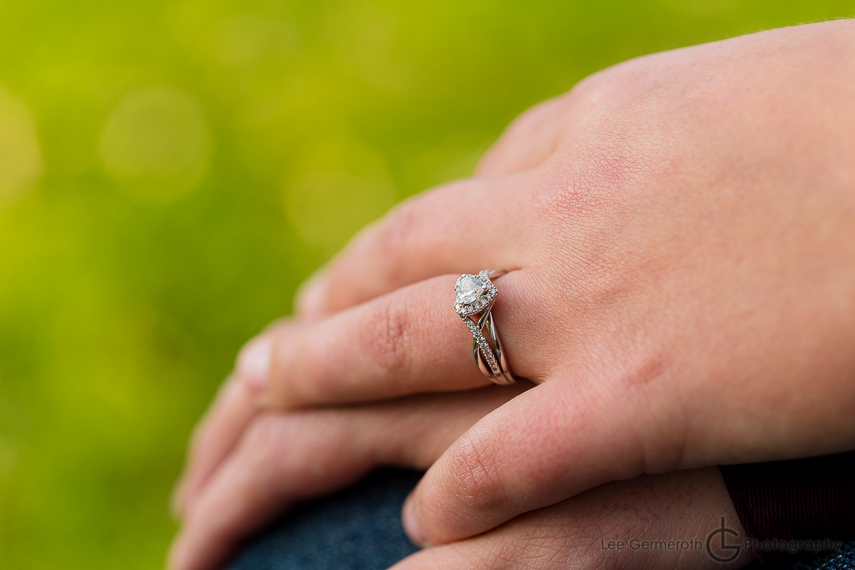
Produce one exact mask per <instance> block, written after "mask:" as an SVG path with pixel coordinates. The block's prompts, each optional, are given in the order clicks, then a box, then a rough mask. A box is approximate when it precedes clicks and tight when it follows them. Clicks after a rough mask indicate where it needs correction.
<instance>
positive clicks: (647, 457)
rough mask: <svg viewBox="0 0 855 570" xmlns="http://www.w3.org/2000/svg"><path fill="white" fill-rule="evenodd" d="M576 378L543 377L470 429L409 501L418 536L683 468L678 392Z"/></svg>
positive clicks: (459, 530) (479, 526)
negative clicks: (653, 392) (668, 394)
mask: <svg viewBox="0 0 855 570" xmlns="http://www.w3.org/2000/svg"><path fill="white" fill-rule="evenodd" d="M578 384H581V385H579V386H577V385H575V384H574V385H573V386H572V389H568V388H570V386H569V385H568V382H566V381H560V380H554V381H552V382H549V381H548V382H545V383H544V384H541V385H539V386H537V387H535V388H533V389H531V390H529V391H527V392H525V393H523V394H521V395H519V396H518V397H516V398H514V399H513V400H511V401H510V402H508V403H507V404H505V405H503V406H502V407H500V408H498V409H497V410H495V411H493V412H492V413H491V414H489V415H487V416H485V417H484V418H483V419H482V420H481V421H479V422H478V423H477V424H475V425H474V426H473V427H472V428H471V429H469V430H468V431H467V432H466V433H464V434H463V435H462V436H461V437H460V438H459V439H458V440H457V441H456V442H455V443H454V444H453V445H452V446H451V447H450V448H449V449H448V450H447V451H446V452H445V453H444V454H443V455H442V457H440V459H439V460H438V461H437V462H436V463H434V465H433V466H432V467H431V468H430V469H429V470H428V472H427V473H426V474H425V476H424V477H423V479H422V480H421V482H420V483H419V485H418V486H417V487H416V489H415V490H414V491H413V493H412V494H411V495H410V497H409V498H408V499H407V501H406V503H405V504H404V512H403V519H404V527H405V529H406V530H407V534H408V535H409V536H410V538H411V539H412V540H413V542H415V543H417V544H420V545H423V546H426V545H435V544H444V543H448V542H452V541H456V540H460V539H463V538H466V537H470V536H474V535H476V534H480V533H482V532H485V531H487V530H490V529H492V528H495V527H497V526H499V525H500V524H502V523H504V522H506V521H508V520H511V519H513V518H515V517H516V516H518V515H520V514H522V513H526V512H529V511H532V510H535V509H539V508H542V507H545V506H548V505H553V504H555V503H558V502H560V501H563V500H565V499H567V498H569V497H572V496H575V495H576V494H578V493H581V492H582V491H585V490H587V489H590V488H593V487H597V486H599V485H601V484H603V483H607V482H610V481H615V480H625V479H631V478H633V477H636V476H637V475H640V474H642V473H662V472H668V471H673V470H674V469H676V468H678V467H679V462H680V460H681V456H682V452H681V451H680V450H681V449H682V448H683V438H684V434H683V433H682V432H683V430H681V429H679V426H680V417H679V415H676V414H674V410H676V409H678V408H677V407H676V406H673V405H670V406H669V405H668V403H671V404H673V403H674V402H671V401H670V400H671V399H670V398H663V397H662V395H661V394H659V395H657V396H658V397H657V398H650V397H649V394H648V395H647V396H645V397H640V396H639V395H638V393H637V391H634V390H630V389H626V386H624V387H623V388H624V389H619V388H618V387H619V385H620V384H621V383H617V382H599V383H597V382H587V383H578ZM654 401H655V402H659V403H658V404H654ZM666 402H667V403H666ZM668 413H670V414H672V417H670V418H669V417H668Z"/></svg>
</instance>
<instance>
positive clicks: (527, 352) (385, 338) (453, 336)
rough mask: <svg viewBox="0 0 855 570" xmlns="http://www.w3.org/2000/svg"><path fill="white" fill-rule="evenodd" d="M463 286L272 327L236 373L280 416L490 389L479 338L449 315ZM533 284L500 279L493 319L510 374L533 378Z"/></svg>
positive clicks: (403, 294) (416, 289)
mask: <svg viewBox="0 0 855 570" xmlns="http://www.w3.org/2000/svg"><path fill="white" fill-rule="evenodd" d="M456 278H457V276H455V275H448V276H443V277H437V278H434V279H430V280H427V281H424V282H421V283H418V284H415V285H412V286H409V287H405V288H402V289H399V290H397V291H394V292H392V293H389V294H387V295H384V296H382V297H379V298H377V299H374V300H373V301H370V302H367V303H363V304H361V305H358V306H356V307H353V308H351V309H348V310H346V311H342V312H340V313H337V314H335V315H333V316H331V317H329V318H327V319H323V320H321V321H317V322H312V323H308V324H306V323H287V324H285V325H283V326H279V327H277V328H274V329H273V330H272V331H270V332H269V333H268V334H265V335H263V336H261V337H259V338H258V339H256V340H255V341H254V343H253V344H251V345H249V346H248V347H246V348H245V349H244V352H243V354H242V355H241V357H240V358H239V359H238V374H239V376H240V378H241V380H243V381H244V382H245V384H246V386H247V387H248V389H249V390H251V391H252V392H253V393H254V394H255V395H256V397H257V399H258V402H259V403H260V404H261V405H264V406H267V407H273V408H296V407H301V406H313V405H324V404H337V403H351V402H366V401H371V400H381V399H387V398H395V397H399V396H404V395H408V394H416V393H421V392H436V391H455V390H464V389H469V388H474V387H478V386H485V385H487V384H489V383H490V381H489V380H488V379H487V378H486V377H485V376H483V375H482V374H481V372H480V371H479V370H478V367H477V365H476V363H475V362H474V358H473V353H472V333H471V332H470V331H469V329H468V328H467V327H466V325H465V324H464V323H463V322H462V321H461V319H460V317H459V316H458V315H457V314H456V313H455V312H454V310H453V308H452V304H453V300H454V282H455V279H456ZM531 279H532V278H531V277H530V276H529V274H528V272H527V271H515V272H512V273H509V274H507V275H505V276H503V277H502V278H501V280H500V281H499V282H498V288H499V295H498V297H497V299H496V302H495V305H494V308H493V314H494V315H495V319H496V322H497V327H498V329H499V331H500V334H501V335H502V336H503V339H504V344H505V348H506V353H507V354H508V358H509V362H510V363H511V367H512V369H513V370H514V372H515V373H516V374H517V375H519V376H522V377H528V378H531V379H536V378H537V375H538V370H539V361H538V354H539V351H538V350H537V346H538V345H537V343H536V342H535V339H534V338H533V337H532V336H531V335H532V334H533V332H534V331H536V330H537V328H536V327H534V326H533V323H530V322H528V320H529V319H530V318H531V315H534V314H536V312H535V311H532V310H528V309H529V308H530V304H531V303H534V302H536V299H535V297H536V296H535V295H534V294H533V292H534V290H535V289H536V288H535V287H534V286H533V285H532V283H530V280H531ZM259 359H265V360H264V361H263V362H258V361H257V360H259Z"/></svg>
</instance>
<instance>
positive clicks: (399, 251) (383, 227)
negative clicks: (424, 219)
mask: <svg viewBox="0 0 855 570" xmlns="http://www.w3.org/2000/svg"><path fill="white" fill-rule="evenodd" d="M418 204H419V201H418V199H411V200H407V201H405V202H403V203H401V204H398V205H397V206H395V207H394V208H393V209H392V210H391V211H390V212H389V213H388V214H386V217H385V219H384V220H383V221H382V222H381V224H380V225H379V226H378V228H377V232H376V234H375V236H374V239H375V243H376V247H377V254H378V259H383V260H385V261H386V263H385V265H386V266H387V267H388V268H389V271H399V270H400V266H401V265H402V264H406V262H407V261H408V259H409V258H410V253H411V249H410V246H411V245H413V244H414V243H415V242H416V241H417V240H416V233H417V232H418V229H419V227H420V223H419V221H420V217H421V216H420V215H419V206H418Z"/></svg>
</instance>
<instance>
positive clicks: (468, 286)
mask: <svg viewBox="0 0 855 570" xmlns="http://www.w3.org/2000/svg"><path fill="white" fill-rule="evenodd" d="M458 284H459V285H460V290H459V292H458V293H457V299H458V300H459V301H460V302H461V303H463V304H464V305H472V304H473V303H475V301H477V300H478V299H479V298H480V297H481V296H482V295H483V294H484V284H483V283H482V282H481V280H480V279H479V278H478V277H477V276H476V275H464V276H463V277H461V278H460V280H459V281H458Z"/></svg>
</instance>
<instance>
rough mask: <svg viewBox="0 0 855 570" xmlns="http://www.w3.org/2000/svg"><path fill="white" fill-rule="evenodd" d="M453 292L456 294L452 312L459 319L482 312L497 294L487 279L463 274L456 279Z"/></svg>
mask: <svg viewBox="0 0 855 570" xmlns="http://www.w3.org/2000/svg"><path fill="white" fill-rule="evenodd" d="M454 291H455V293H456V294H457V296H456V297H455V299H454V310H455V311H456V312H457V314H458V315H460V316H461V317H468V316H470V315H474V314H475V313H479V312H481V311H483V310H484V309H485V308H486V307H487V306H488V305H489V304H490V303H491V302H492V301H493V299H495V298H496V295H498V294H499V291H498V289H496V286H495V285H493V282H492V281H490V278H489V277H487V276H486V275H484V274H480V275H472V274H471V273H464V274H463V275H461V276H460V277H458V278H457V282H456V283H455V284H454Z"/></svg>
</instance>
